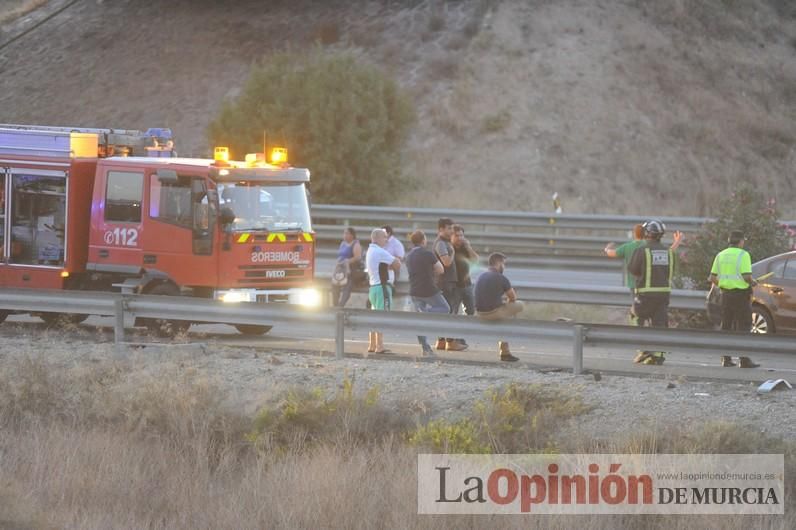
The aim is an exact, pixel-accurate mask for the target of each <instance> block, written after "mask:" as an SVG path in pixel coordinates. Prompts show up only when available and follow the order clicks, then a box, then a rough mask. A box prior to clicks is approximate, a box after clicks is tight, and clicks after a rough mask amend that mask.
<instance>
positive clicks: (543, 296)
mask: <svg viewBox="0 0 796 530" xmlns="http://www.w3.org/2000/svg"><path fill="white" fill-rule="evenodd" d="M315 278H316V279H318V280H324V281H328V280H329V279H330V278H331V273H329V272H325V271H319V272H317V273H316V274H315ZM511 285H512V287H514V291H515V292H516V293H517V298H519V299H520V300H522V301H524V302H547V303H557V304H578V305H601V306H610V307H629V306H630V303H631V301H632V297H631V294H630V290H629V289H628V288H627V287H622V286H612V285H611V286H597V285H588V284H572V283H568V284H552V283H549V282H528V281H512V282H511ZM329 288H331V287H329ZM408 289H409V282H408V281H407V279H406V275H405V274H403V275H401V277H400V278H399V279H398V282H397V283H396V290H397V292H398V294H406V293H407V292H408ZM359 290H360V291H361V290H364V288H363V289H359ZM706 296H707V291H696V290H688V289H674V290H672V294H671V297H670V302H669V307H670V308H672V309H688V310H692V311H704V310H705V297H706Z"/></svg>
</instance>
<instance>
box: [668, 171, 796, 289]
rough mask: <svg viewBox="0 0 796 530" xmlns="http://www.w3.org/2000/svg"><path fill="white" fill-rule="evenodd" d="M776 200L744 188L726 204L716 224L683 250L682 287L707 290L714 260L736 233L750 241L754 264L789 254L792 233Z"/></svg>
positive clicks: (707, 225) (688, 241)
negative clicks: (780, 215)
mask: <svg viewBox="0 0 796 530" xmlns="http://www.w3.org/2000/svg"><path fill="white" fill-rule="evenodd" d="M778 218H779V213H778V212H777V208H776V201H775V200H774V199H770V200H766V199H765V197H763V195H762V194H761V193H759V192H757V191H756V190H754V189H753V188H751V187H744V188H742V189H741V190H739V191H738V192H736V193H733V194H732V197H731V198H730V199H729V200H725V201H724V202H723V204H722V206H721V208H720V210H719V212H718V216H717V218H716V220H715V221H713V222H709V223H705V225H703V226H702V229H701V230H700V231H699V232H698V233H697V234H696V235H694V236H691V237H688V238H686V240H685V241H684V243H683V245H682V246H681V247H680V266H679V276H678V283H679V284H680V285H693V286H694V287H696V288H699V289H707V288H708V287H709V283H708V281H707V278H708V275H709V274H710V268H711V266H712V265H713V258H715V256H716V254H718V253H719V252H720V251H721V250H723V249H725V248H727V237H728V236H729V234H730V232H731V231H732V230H741V231H743V233H744V235H745V236H746V238H747V241H746V245H745V247H744V248H746V250H748V251H749V253H750V254H751V255H752V261H759V260H761V259H764V258H767V257H769V256H774V255H776V254H781V253H782V252H787V250H788V249H789V248H790V232H789V231H788V228H787V227H786V226H784V225H782V224H781V223H780V222H779V221H778Z"/></svg>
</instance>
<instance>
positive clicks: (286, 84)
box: [208, 48, 415, 204]
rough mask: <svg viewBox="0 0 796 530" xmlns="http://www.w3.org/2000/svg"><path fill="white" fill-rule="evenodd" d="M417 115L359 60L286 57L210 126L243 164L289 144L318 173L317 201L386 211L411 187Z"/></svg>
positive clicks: (260, 68) (265, 66)
mask: <svg viewBox="0 0 796 530" xmlns="http://www.w3.org/2000/svg"><path fill="white" fill-rule="evenodd" d="M414 119H415V114H414V108H413V106H412V103H411V101H410V100H409V98H408V97H407V96H406V95H404V93H403V92H402V91H401V90H400V88H399V87H398V85H397V84H396V83H395V81H394V80H393V79H392V78H390V77H389V76H388V75H386V74H385V73H384V72H383V71H381V70H380V69H378V68H376V67H374V66H371V65H369V64H367V63H365V62H364V61H362V60H361V59H360V58H359V57H358V56H357V55H356V54H355V53H354V52H351V51H344V52H335V53H327V52H324V51H323V50H321V49H320V48H315V49H313V50H311V51H309V52H302V53H297V52H284V53H279V54H276V55H273V56H270V57H269V58H268V59H266V60H265V61H264V62H263V63H262V64H260V65H256V66H254V67H253V69H252V72H251V75H250V77H249V79H248V81H247V83H246V85H245V86H244V88H243V90H242V92H241V94H240V96H238V97H237V98H236V99H234V100H232V101H229V102H227V103H226V104H224V105H223V106H222V108H221V111H220V112H219V114H218V116H217V117H216V119H215V120H214V121H213V122H212V123H211V124H210V126H209V129H208V134H209V137H210V140H211V145H226V146H228V147H229V148H230V151H231V154H232V156H233V157H234V158H236V159H242V158H243V156H244V154H245V153H252V152H261V151H262V149H263V133H264V132H265V133H266V134H267V139H268V143H269V144H270V145H274V144H285V145H286V147H288V150H289V156H290V162H291V164H293V165H294V166H297V167H307V168H309V169H310V171H311V172H312V190H313V195H314V197H315V200H316V201H318V202H330V203H340V202H344V203H353V204H364V203H367V204H379V203H384V202H385V201H387V200H389V198H390V197H392V196H393V195H394V193H395V192H396V191H397V190H399V189H400V188H401V187H402V185H403V184H404V183H405V181H406V178H405V176H404V175H403V173H402V166H403V164H402V160H401V154H402V150H403V147H404V144H405V142H406V138H407V136H408V133H409V130H410V126H411V125H412V123H413V122H414Z"/></svg>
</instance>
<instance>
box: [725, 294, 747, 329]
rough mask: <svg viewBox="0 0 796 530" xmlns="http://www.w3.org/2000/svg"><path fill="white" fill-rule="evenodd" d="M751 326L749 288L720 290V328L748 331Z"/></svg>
mask: <svg viewBox="0 0 796 530" xmlns="http://www.w3.org/2000/svg"><path fill="white" fill-rule="evenodd" d="M751 327H752V303H751V298H750V293H749V289H722V290H721V329H723V330H725V331H743V332H746V333H748V332H749V330H750V329H751Z"/></svg>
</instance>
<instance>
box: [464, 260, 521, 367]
mask: <svg viewBox="0 0 796 530" xmlns="http://www.w3.org/2000/svg"><path fill="white" fill-rule="evenodd" d="M505 270H506V256H505V255H503V254H501V253H500V252H495V253H493V254H491V255H490V256H489V269H487V270H486V272H484V273H482V274H481V275H480V276H479V277H478V280H476V282H475V309H476V311H477V315H478V317H479V318H482V319H484V320H503V319H506V318H513V317H515V316H517V314H518V313H519V312H521V311H522V310H523V308H524V305H523V304H522V302H519V301H517V293H515V292H514V288H513V287H512V286H511V282H510V281H509V279H508V278H506V277H505V276H504V275H503V272H504V271H505ZM498 350H499V353H500V360H501V361H517V360H518V359H517V357H514V356H513V355H512V354H511V352H510V351H509V343H508V342H504V341H499V342H498Z"/></svg>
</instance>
